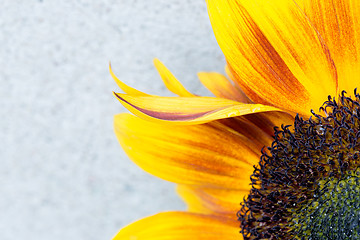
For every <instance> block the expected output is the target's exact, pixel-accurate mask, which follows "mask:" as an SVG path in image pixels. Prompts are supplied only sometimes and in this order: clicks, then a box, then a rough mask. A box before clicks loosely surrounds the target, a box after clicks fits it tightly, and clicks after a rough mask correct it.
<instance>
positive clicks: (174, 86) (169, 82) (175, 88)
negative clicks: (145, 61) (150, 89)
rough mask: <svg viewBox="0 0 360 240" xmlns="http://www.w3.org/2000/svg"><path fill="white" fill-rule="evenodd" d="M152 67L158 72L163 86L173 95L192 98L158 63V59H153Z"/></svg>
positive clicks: (163, 66) (162, 65) (167, 70)
mask: <svg viewBox="0 0 360 240" xmlns="http://www.w3.org/2000/svg"><path fill="white" fill-rule="evenodd" d="M154 65H155V67H156V69H157V70H158V72H159V74H160V77H161V79H162V80H163V81H164V83H165V86H166V87H167V88H168V89H169V90H170V91H171V92H173V93H175V94H177V95H179V96H181V97H192V96H194V94H192V93H190V92H189V91H188V90H186V88H185V87H184V86H183V85H182V84H181V83H180V82H179V81H178V80H177V79H176V77H175V76H174V75H173V74H172V73H171V72H170V71H169V69H167V68H166V67H165V65H164V64H163V63H162V62H160V60H159V59H157V58H155V59H154Z"/></svg>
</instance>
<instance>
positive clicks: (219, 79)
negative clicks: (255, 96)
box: [198, 72, 249, 103]
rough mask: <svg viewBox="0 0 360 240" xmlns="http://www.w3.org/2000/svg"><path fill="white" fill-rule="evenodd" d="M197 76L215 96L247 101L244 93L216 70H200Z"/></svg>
mask: <svg viewBox="0 0 360 240" xmlns="http://www.w3.org/2000/svg"><path fill="white" fill-rule="evenodd" d="M198 77H199V79H200V81H201V83H202V84H203V85H204V86H205V87H206V88H207V89H209V90H210V92H212V93H213V94H214V95H215V96H216V97H220V98H227V99H231V100H234V101H238V102H242V103H249V99H248V97H247V96H246V95H245V93H244V92H243V91H241V89H240V88H239V87H237V86H235V85H233V84H232V83H231V82H230V80H229V79H227V78H226V77H225V76H224V75H222V74H220V73H216V72H200V73H198Z"/></svg>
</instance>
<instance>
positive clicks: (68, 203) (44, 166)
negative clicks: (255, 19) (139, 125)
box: [0, 0, 224, 240]
mask: <svg viewBox="0 0 360 240" xmlns="http://www.w3.org/2000/svg"><path fill="white" fill-rule="evenodd" d="M1 3H2V4H1V8H0V32H1V33H0V65H1V67H0V81H1V87H0V96H1V99H0V100H1V101H0V113H1V121H0V129H1V131H0V158H1V166H0V183H1V184H0V196H1V198H0V239H2V240H7V239H40V240H42V239H44V240H45V239H52V240H57V239H87V240H98V239H110V238H111V237H112V236H113V235H114V234H115V233H116V232H117V231H118V229H119V228H120V227H122V226H124V225H126V224H128V223H129V222H131V221H134V220H136V219H139V218H141V217H143V216H146V215H151V214H154V213H156V212H158V211H164V210H172V209H184V208H185V206H184V205H183V203H182V202H181V201H180V200H179V198H178V197H177V196H176V194H175V193H174V185H173V184H171V183H167V182H165V181H162V180H159V179H157V178H155V177H153V176H150V175H149V174H147V173H145V172H143V171H142V170H140V169H139V168H138V167H136V166H135V164H133V163H132V162H131V161H130V160H129V159H128V158H127V157H126V156H125V154H124V153H123V151H122V150H121V148H120V147H119V144H118V142H117V140H116V138H115V134H114V133H113V129H112V126H113V115H114V114H116V113H119V112H122V111H125V110H124V108H122V107H121V106H120V103H118V101H117V100H116V99H115V98H114V97H113V96H112V91H113V90H116V91H118V89H117V86H116V84H115V83H114V82H113V80H112V79H111V77H110V74H109V73H108V62H109V61H111V62H112V66H113V69H114V71H115V73H116V74H117V75H118V77H119V78H121V79H122V80H123V81H125V82H126V83H127V84H129V85H131V86H134V87H136V88H138V89H139V90H142V91H146V92H148V93H152V94H160V95H167V96H169V95H170V94H169V93H168V92H167V91H166V89H165V87H164V86H163V85H162V82H161V80H160V77H159V76H158V74H157V72H156V71H155V69H154V67H153V64H152V59H153V58H154V57H158V58H159V59H161V60H162V61H163V62H164V63H165V64H166V65H167V66H168V67H169V68H170V70H172V71H173V73H174V74H175V75H176V76H177V77H178V78H179V79H180V80H181V81H182V82H183V83H184V84H185V86H187V88H188V89H189V90H191V91H193V92H195V93H198V94H203V93H205V92H206V91H205V90H204V89H203V88H200V84H199V82H198V81H197V78H196V72H198V71H220V72H222V71H223V66H224V60H223V56H222V54H221V52H220V50H219V48H218V46H217V43H216V40H215V38H214V36H213V33H212V30H211V26H210V23H209V20H208V16H207V10H206V6H205V1H204V0H191V1H190V0H188V1H185V0H151V1H148V0H142V1H139V0H120V1H119V0H118V1H111V0H101V1H85V0H79V1H47V0H43V1H41V0H40V1H35V0H28V1H14V0H7V1H4V0H3V1H1Z"/></svg>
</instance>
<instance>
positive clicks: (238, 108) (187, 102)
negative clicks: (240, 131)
mask: <svg viewBox="0 0 360 240" xmlns="http://www.w3.org/2000/svg"><path fill="white" fill-rule="evenodd" d="M114 95H115V96H116V97H117V98H118V100H119V101H120V102H121V103H122V104H123V105H124V106H125V107H126V108H127V109H128V110H129V111H130V112H132V113H133V114H135V115H137V116H139V117H141V118H143V119H146V120H149V121H157V122H159V121H160V122H163V123H169V124H170V123H173V124H199V123H205V122H209V121H213V120H217V119H223V118H230V117H236V116H241V115H246V114H252V113H259V112H268V111H281V110H280V109H278V108H275V107H271V106H265V105H262V104H244V103H239V102H236V101H232V100H229V99H225V98H215V97H158V96H137V95H136V96H135V95H128V94H120V93H114Z"/></svg>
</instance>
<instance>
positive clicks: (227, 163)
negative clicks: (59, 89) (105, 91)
mask: <svg viewBox="0 0 360 240" xmlns="http://www.w3.org/2000/svg"><path fill="white" fill-rule="evenodd" d="M114 124H115V133H116V135H117V138H118V140H119V142H120V144H121V145H122V147H123V149H124V150H125V152H126V153H127V155H128V156H129V157H130V158H131V159H132V160H133V161H134V162H135V163H136V164H137V165H139V166H140V167H141V168H142V169H144V170H145V171H147V172H149V173H151V174H153V175H155V176H157V177H160V178H163V179H165V180H168V181H172V182H175V183H180V184H190V185H197V186H203V187H214V188H226V189H247V188H248V184H249V176H250V175H251V174H252V173H253V165H254V164H257V163H258V161H259V156H260V150H259V148H260V147H259V145H258V144H257V143H254V142H252V141H251V140H250V139H249V138H248V137H247V136H244V135H242V134H241V133H239V132H236V131H234V130H232V129H231V128H229V127H222V128H221V127H220V126H217V125H216V124H215V125H214V124H213V122H212V123H211V124H201V125H190V126H172V125H164V124H157V123H152V122H148V121H145V120H142V119H140V118H138V117H136V116H133V115H131V114H119V115H116V116H115V121H114ZM246 127H247V126H246Z"/></svg>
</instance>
